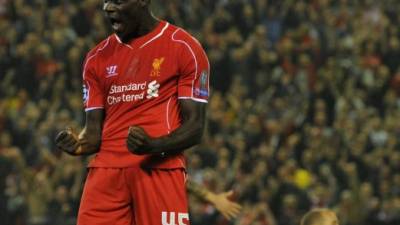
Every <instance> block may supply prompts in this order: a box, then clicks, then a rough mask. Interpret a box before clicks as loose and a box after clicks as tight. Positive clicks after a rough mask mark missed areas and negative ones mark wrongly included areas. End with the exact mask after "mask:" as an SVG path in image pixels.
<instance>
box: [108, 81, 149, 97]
mask: <svg viewBox="0 0 400 225" xmlns="http://www.w3.org/2000/svg"><path fill="white" fill-rule="evenodd" d="M146 83H147V82H143V83H130V84H127V85H112V86H111V88H110V92H109V93H108V94H118V93H123V92H126V91H139V90H144V89H145V88H146Z"/></svg>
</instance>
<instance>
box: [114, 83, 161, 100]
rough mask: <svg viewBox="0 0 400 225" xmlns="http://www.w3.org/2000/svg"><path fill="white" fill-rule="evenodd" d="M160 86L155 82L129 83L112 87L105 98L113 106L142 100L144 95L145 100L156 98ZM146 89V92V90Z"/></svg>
mask: <svg viewBox="0 0 400 225" xmlns="http://www.w3.org/2000/svg"><path fill="white" fill-rule="evenodd" d="M159 88H160V84H159V83H157V81H156V80H154V81H152V82H150V83H148V84H147V82H143V83H129V84H125V85H112V86H111V87H110V91H109V92H108V96H107V103H108V104H109V105H115V104H118V103H122V102H135V101H139V100H143V99H144V97H145V94H147V95H146V98H147V99H151V98H156V97H158V90H159ZM146 89H147V90H146Z"/></svg>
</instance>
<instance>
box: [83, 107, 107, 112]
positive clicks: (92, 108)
mask: <svg viewBox="0 0 400 225" xmlns="http://www.w3.org/2000/svg"><path fill="white" fill-rule="evenodd" d="M94 109H104V107H103V106H101V107H91V108H87V109H85V112H88V111H91V110H94Z"/></svg>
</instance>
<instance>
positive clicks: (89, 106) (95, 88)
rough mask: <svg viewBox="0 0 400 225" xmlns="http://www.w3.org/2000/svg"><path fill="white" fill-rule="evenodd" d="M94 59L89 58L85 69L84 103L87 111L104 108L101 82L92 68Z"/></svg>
mask: <svg viewBox="0 0 400 225" xmlns="http://www.w3.org/2000/svg"><path fill="white" fill-rule="evenodd" d="M91 60H93V57H87V58H86V60H85V64H84V67H83V103H84V107H85V111H90V110H93V109H101V108H104V94H103V92H102V88H101V82H100V81H99V80H98V77H96V73H95V71H94V69H93V68H92V66H91V63H92V61H91Z"/></svg>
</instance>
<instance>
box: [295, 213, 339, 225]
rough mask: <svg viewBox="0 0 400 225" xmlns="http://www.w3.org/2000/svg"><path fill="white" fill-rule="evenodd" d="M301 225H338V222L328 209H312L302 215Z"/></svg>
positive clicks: (334, 214)
mask: <svg viewBox="0 0 400 225" xmlns="http://www.w3.org/2000/svg"><path fill="white" fill-rule="evenodd" d="M301 225H339V220H338V218H337V216H336V213H335V212H333V211H332V210H330V209H313V210H311V211H310V212H308V213H307V214H306V215H304V217H303V218H302V220H301Z"/></svg>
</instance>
